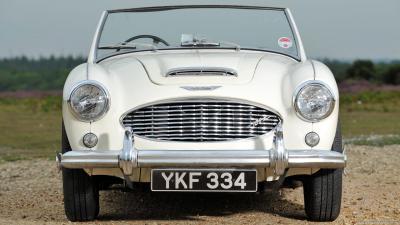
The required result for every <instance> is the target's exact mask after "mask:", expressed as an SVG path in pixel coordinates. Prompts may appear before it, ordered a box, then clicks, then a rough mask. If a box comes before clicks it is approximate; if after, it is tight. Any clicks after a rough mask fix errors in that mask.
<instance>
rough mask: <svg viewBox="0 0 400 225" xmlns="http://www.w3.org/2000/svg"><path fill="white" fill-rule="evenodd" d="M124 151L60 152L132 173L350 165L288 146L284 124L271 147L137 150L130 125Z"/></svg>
mask: <svg viewBox="0 0 400 225" xmlns="http://www.w3.org/2000/svg"><path fill="white" fill-rule="evenodd" d="M123 141H124V144H123V149H122V150H121V151H110V150H107V151H98V150H96V151H75V150H73V151H69V152H66V153H64V154H61V153H59V154H58V155H57V159H56V160H57V164H58V166H59V168H70V169H79V168H83V169H92V168H120V169H121V170H122V173H123V174H124V175H127V176H129V175H132V173H133V169H134V168H155V167H189V168H199V167H252V168H258V167H260V168H273V169H274V172H275V175H278V176H279V175H283V174H284V173H285V170H286V169H288V168H321V169H322V168H323V169H335V168H344V167H345V166H346V159H347V158H346V155H345V154H343V153H340V152H334V151H330V150H287V149H285V148H284V144H283V133H282V127H281V126H280V125H278V126H277V128H276V129H275V136H274V148H273V149H270V150H164V151H160V150H137V149H135V148H134V145H133V143H134V142H133V140H132V131H131V130H130V129H126V131H125V135H124V140H123Z"/></svg>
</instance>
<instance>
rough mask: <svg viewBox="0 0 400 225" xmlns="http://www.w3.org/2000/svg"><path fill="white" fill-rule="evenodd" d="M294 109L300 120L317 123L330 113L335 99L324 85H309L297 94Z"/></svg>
mask: <svg viewBox="0 0 400 225" xmlns="http://www.w3.org/2000/svg"><path fill="white" fill-rule="evenodd" d="M294 107H295V109H296V111H297V112H298V114H299V115H300V117H301V118H303V119H305V120H307V121H310V122H317V121H320V120H322V119H325V118H327V117H328V116H329V115H330V114H331V113H332V111H333V109H334V107H335V98H334V96H333V94H332V92H331V91H330V90H329V89H328V88H327V87H326V86H325V85H323V84H320V83H309V84H306V85H304V86H303V87H302V88H300V90H299V91H298V92H297V94H296V97H295V101H294Z"/></svg>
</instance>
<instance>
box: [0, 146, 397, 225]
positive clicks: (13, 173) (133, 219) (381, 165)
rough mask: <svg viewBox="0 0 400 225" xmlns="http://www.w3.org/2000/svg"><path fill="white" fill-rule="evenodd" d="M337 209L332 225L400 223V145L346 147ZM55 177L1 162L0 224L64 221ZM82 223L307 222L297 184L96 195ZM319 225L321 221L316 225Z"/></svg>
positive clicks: (31, 164) (48, 167) (44, 167)
mask: <svg viewBox="0 0 400 225" xmlns="http://www.w3.org/2000/svg"><path fill="white" fill-rule="evenodd" d="M347 152H348V155H349V165H348V168H347V175H346V176H345V179H344V195H343V205H342V213H341V215H340V217H339V218H338V219H337V220H336V221H335V222H333V223H330V224H383V225H393V224H399V225H400V146H386V147H367V146H347ZM60 177H61V175H60V174H58V173H57V172H56V169H55V163H54V162H51V161H47V160H31V161H18V162H15V163H4V164H1V165H0V224H69V223H70V222H68V221H67V220H66V218H65V215H64V211H63V196H62V189H61V178H60ZM100 195H101V196H100V202H101V203H100V204H101V211H100V216H99V219H98V220H97V221H95V222H93V223H86V224H177V223H179V224H313V223H310V222H308V221H307V220H306V218H305V214H304V210H303V194H302V189H301V188H298V189H295V190H292V189H284V190H282V191H280V194H277V195H271V194H254V193H253V194H178V193H175V194H160V193H151V192H149V191H140V192H137V193H123V192H120V191H111V192H101V193H100ZM318 224H321V223H318Z"/></svg>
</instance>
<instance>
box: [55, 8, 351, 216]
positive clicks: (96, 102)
mask: <svg viewBox="0 0 400 225" xmlns="http://www.w3.org/2000/svg"><path fill="white" fill-rule="evenodd" d="M338 100H339V93H338V88H337V85H336V82H335V78H334V76H333V75H332V73H331V71H330V70H329V69H328V68H327V67H326V66H325V65H323V64H322V63H320V62H317V61H313V60H309V59H307V57H306V54H305V51H304V49H303V44H302V41H301V38H300V35H299V32H298V30H297V27H296V25H295V23H294V20H293V18H292V15H291V13H290V11H289V10H288V9H285V8H270V7H253V6H228V5H224V6H221V5H196V6H193V5H191V6H188V5H186V6H164V7H147V8H133V9H122V10H109V11H106V12H104V13H103V15H102V17H101V20H100V23H99V26H98V28H97V32H96V34H95V37H94V41H93V44H92V47H91V51H90V54H89V57H88V61H87V63H85V64H82V65H80V66H78V67H76V68H75V69H74V70H73V71H72V72H71V73H70V75H69V76H68V79H67V81H66V83H65V86H64V92H63V132H62V149H61V150H62V152H61V153H59V154H58V155H57V163H58V166H59V168H61V169H62V173H63V187H64V202H65V212H66V215H67V217H68V219H69V220H71V221H87V220H93V219H95V218H96V217H97V216H98V214H99V190H100V189H105V188H107V187H109V186H110V185H114V186H115V185H116V184H119V185H120V186H124V187H126V188H133V187H135V186H136V185H143V184H141V183H148V184H150V185H149V186H150V188H151V190H152V191H160V192H167V191H174V192H177V191H182V192H184V191H190V192H256V191H265V190H271V189H277V188H279V187H282V186H293V185H292V184H299V183H300V182H301V183H302V184H303V187H304V202H305V212H306V215H307V217H308V218H309V219H310V220H315V221H332V220H335V219H336V218H337V217H338V215H339V212H340V205H341V193H342V172H343V168H344V167H345V165H346V156H345V154H344V153H343V148H342V138H341V134H340V124H339V122H338V121H339V119H338V114H339V102H338ZM301 183H300V184H301Z"/></svg>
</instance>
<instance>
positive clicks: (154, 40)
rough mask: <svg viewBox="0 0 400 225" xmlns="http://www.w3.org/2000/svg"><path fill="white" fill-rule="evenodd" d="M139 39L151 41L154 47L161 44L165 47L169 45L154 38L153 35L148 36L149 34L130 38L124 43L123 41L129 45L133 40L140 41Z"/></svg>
mask: <svg viewBox="0 0 400 225" xmlns="http://www.w3.org/2000/svg"><path fill="white" fill-rule="evenodd" d="M141 38H150V39H152V40H153V44H156V45H157V44H158V43H160V42H161V43H163V44H164V45H165V46H169V43H168V42H167V41H165V40H164V39H162V38H160V37H157V36H154V35H150V34H142V35H137V36H134V37H131V38H129V39H127V40H126V41H124V43H125V44H126V43H129V42H132V41H134V40H137V39H141Z"/></svg>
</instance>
